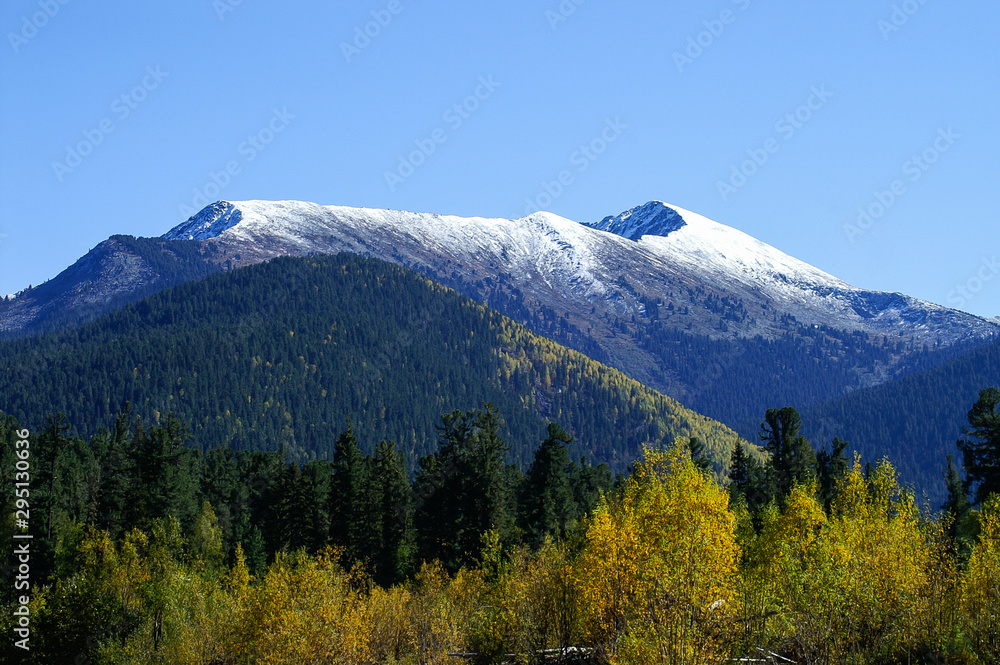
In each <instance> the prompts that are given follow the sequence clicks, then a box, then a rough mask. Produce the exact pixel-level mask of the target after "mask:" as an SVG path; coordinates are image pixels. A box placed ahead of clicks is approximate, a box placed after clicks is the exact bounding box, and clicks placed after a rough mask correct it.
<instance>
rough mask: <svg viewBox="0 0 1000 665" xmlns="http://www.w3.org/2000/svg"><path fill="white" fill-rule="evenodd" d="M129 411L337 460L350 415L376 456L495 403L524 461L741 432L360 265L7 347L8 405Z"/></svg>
mask: <svg viewBox="0 0 1000 665" xmlns="http://www.w3.org/2000/svg"><path fill="white" fill-rule="evenodd" d="M125 402H131V404H132V405H133V410H134V411H135V413H136V414H137V415H140V416H142V418H143V422H145V423H147V424H153V425H155V424H159V423H161V422H162V420H161V419H163V418H165V417H166V414H168V413H173V414H175V415H176V416H177V417H178V418H180V419H182V420H183V421H184V422H185V423H187V424H188V425H189V427H190V431H191V433H192V435H193V436H194V439H193V445H196V446H201V445H207V446H215V445H225V446H227V447H230V448H233V449H234V450H279V449H282V448H283V449H284V450H285V453H286V455H287V457H288V458H289V460H295V461H298V462H299V463H300V464H305V463H307V462H309V461H311V460H315V459H330V456H331V455H332V454H333V447H334V442H335V441H336V438H337V436H338V435H339V433H340V429H341V428H342V427H343V424H344V423H345V422H346V420H347V418H348V416H351V417H352V419H353V423H354V429H355V431H356V432H357V434H358V436H359V438H360V439H361V440H362V442H363V445H364V446H365V452H367V453H372V452H373V446H374V444H375V443H377V442H378V441H381V440H383V439H385V440H393V441H396V442H397V445H398V449H399V450H400V451H401V452H402V453H403V455H404V457H405V458H406V460H407V463H408V464H410V465H411V466H412V465H415V464H416V462H417V459H418V458H419V457H421V456H423V455H427V454H429V453H431V452H433V451H434V450H435V448H436V445H437V433H436V430H435V425H436V424H437V422H438V419H439V416H440V414H441V413H443V412H446V411H450V410H453V409H461V410H472V409H475V408H477V407H478V406H479V405H481V404H483V403H486V402H489V403H492V404H495V405H496V406H497V407H498V408H499V409H500V410H501V412H502V413H503V414H504V416H505V418H506V419H507V424H508V427H509V430H508V435H507V438H508V441H509V443H510V444H511V447H510V450H509V452H508V455H509V459H508V461H510V462H511V463H516V464H519V465H521V466H522V467H523V466H526V465H527V464H528V463H529V462H530V461H531V456H532V453H533V451H534V448H535V446H536V445H537V442H538V441H539V440H541V439H542V438H543V437H544V436H545V427H546V424H547V423H548V422H549V421H557V422H559V423H560V424H562V425H563V426H564V427H565V428H566V430H567V431H568V432H570V433H571V434H573V435H574V436H575V437H576V442H575V443H574V446H575V449H574V453H575V454H586V455H587V456H588V457H590V458H594V459H597V458H599V459H600V460H601V461H604V462H607V463H609V464H610V465H612V466H613V467H614V468H615V470H616V471H621V470H624V469H625V468H626V466H627V465H628V464H629V463H630V462H631V461H632V460H634V459H635V458H636V456H637V455H638V454H639V453H640V452H641V449H642V446H643V444H646V443H651V444H657V443H660V442H662V441H671V440H673V438H674V437H675V436H684V437H692V436H695V437H698V438H699V439H700V440H701V441H703V442H704V443H705V445H706V448H707V450H708V452H709V454H710V455H711V457H712V459H713V460H714V461H715V463H716V466H717V469H718V470H721V469H722V468H723V467H724V466H725V462H726V460H727V459H728V457H729V454H730V452H731V451H732V448H733V446H734V445H735V443H736V441H738V440H739V437H738V436H736V434H735V433H734V432H733V431H732V430H730V429H729V428H727V427H725V426H723V425H721V424H720V423H717V422H715V421H712V420H710V419H708V418H705V417H703V416H700V415H698V414H696V413H694V412H692V411H690V410H688V409H686V408H684V407H682V406H681V405H680V404H678V403H677V402H676V401H675V400H673V399H671V398H669V397H666V396H664V395H662V394H660V393H657V392H655V391H653V390H651V389H649V388H646V387H645V386H643V385H641V384H639V383H638V382H636V381H634V380H632V379H629V378H628V377H626V376H625V375H623V374H622V373H621V372H618V371H617V370H613V369H611V368H609V367H606V366H604V365H600V364H599V363H596V362H594V361H592V360H591V359H589V358H587V357H586V356H583V355H582V354H580V353H578V352H575V351H570V350H568V349H566V348H564V347H562V346H559V345H558V344H556V343H554V342H551V341H549V340H546V339H543V338H540V337H538V336H536V335H533V334H531V333H530V332H528V330H527V329H525V328H523V327H521V326H519V325H517V324H515V323H514V322H513V321H511V320H510V319H507V318H505V317H503V316H501V315H499V314H498V313H496V312H495V311H492V310H489V309H488V308H486V307H484V306H482V305H479V304H477V303H475V302H473V301H471V300H468V299H467V298H464V297H462V296H460V295H459V294H457V293H455V292H454V291H452V290H450V289H447V288H444V287H442V286H440V285H437V284H434V283H433V282H430V281H429V280H427V279H426V278H423V277H420V276H419V275H417V274H416V273H414V272H413V271H410V270H408V269H406V268H402V267H400V266H396V265H392V264H389V263H385V262H382V261H377V260H374V259H366V258H362V257H358V256H354V255H347V254H344V255H338V256H333V257H312V258H299V259H291V258H279V259H275V260H273V261H271V262H269V263H266V264H260V265H255V266H249V267H246V268H241V269H239V270H233V271H231V272H228V273H224V274H216V275H213V276H210V277H208V278H206V279H204V280H202V281H200V282H192V283H187V284H183V285H180V286H177V287H174V288H171V289H167V290H165V291H162V292H160V293H158V294H156V295H154V296H151V297H149V298H147V299H145V300H143V301H141V302H138V303H134V304H132V305H128V306H126V307H124V308H123V309H122V310H120V311H117V312H114V313H112V314H108V315H105V316H103V317H101V318H100V319H98V320H96V321H94V322H91V323H89V324H86V325H82V326H79V327H76V328H71V329H66V330H63V331H60V332H57V333H51V334H48V335H45V336H42V337H39V338H33V339H20V340H12V341H6V342H0V404H2V405H3V408H4V410H5V411H6V412H7V413H10V414H12V415H15V416H17V417H19V418H20V419H21V420H22V422H25V423H26V424H28V425H30V426H32V427H36V426H41V425H43V423H36V422H31V421H30V419H33V418H37V417H40V416H42V415H44V414H50V413H64V414H66V417H67V419H68V421H69V422H70V423H71V424H72V426H73V427H74V428H75V430H76V432H78V433H80V434H82V435H84V436H88V437H89V436H92V435H93V434H95V433H96V432H97V430H98V428H99V427H101V426H107V424H108V423H109V422H111V421H113V419H114V418H115V415H116V412H117V410H118V409H119V408H120V406H121V405H122V404H124V403H125Z"/></svg>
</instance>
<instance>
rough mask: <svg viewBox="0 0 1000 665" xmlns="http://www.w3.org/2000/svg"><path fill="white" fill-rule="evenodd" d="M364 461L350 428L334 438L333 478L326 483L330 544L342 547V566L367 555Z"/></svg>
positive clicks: (349, 425)
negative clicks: (327, 489) (328, 494)
mask: <svg viewBox="0 0 1000 665" xmlns="http://www.w3.org/2000/svg"><path fill="white" fill-rule="evenodd" d="M367 482H368V480H367V473H366V469H365V458H364V456H363V455H362V454H361V449H360V448H359V446H358V439H357V437H356V436H355V435H354V426H353V425H352V424H351V423H350V422H348V424H347V429H346V430H345V431H344V432H343V433H342V434H341V435H340V436H339V437H338V438H337V443H336V447H335V448H334V451H333V478H332V479H331V481H330V499H329V506H330V508H329V514H330V542H331V543H333V544H334V545H340V546H341V547H343V548H344V559H345V560H344V563H345V564H350V563H351V562H354V561H358V560H360V559H363V558H365V557H366V556H367V554H368V553H367V551H366V549H365V540H366V538H367V526H368V525H367V517H366V512H367V511H366V506H365V493H366V486H367Z"/></svg>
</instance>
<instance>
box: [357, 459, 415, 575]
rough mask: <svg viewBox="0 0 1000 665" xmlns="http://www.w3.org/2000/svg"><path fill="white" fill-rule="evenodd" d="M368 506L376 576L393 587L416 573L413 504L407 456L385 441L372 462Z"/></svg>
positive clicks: (372, 562)
mask: <svg viewBox="0 0 1000 665" xmlns="http://www.w3.org/2000/svg"><path fill="white" fill-rule="evenodd" d="M369 465H370V470H369V487H368V497H369V498H368V506H369V510H370V513H371V516H370V519H369V523H370V529H369V531H370V534H371V536H370V547H371V548H370V550H369V552H370V556H371V567H372V576H373V578H374V579H375V581H376V582H377V583H378V584H381V585H382V586H384V587H388V586H391V585H392V584H396V583H399V582H402V581H403V580H405V579H406V578H407V577H409V575H410V574H411V572H412V570H413V559H414V555H415V551H414V550H415V542H414V533H413V503H412V497H411V494H410V483H409V481H408V480H407V477H406V466H405V464H404V462H403V455H402V453H401V452H400V451H399V449H397V448H396V444H395V442H393V441H383V442H381V443H380V444H379V445H378V446H376V448H375V455H374V457H372V458H370V462H369Z"/></svg>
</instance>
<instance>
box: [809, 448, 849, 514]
mask: <svg viewBox="0 0 1000 665" xmlns="http://www.w3.org/2000/svg"><path fill="white" fill-rule="evenodd" d="M848 445H850V444H848V443H847V441H844V440H843V439H841V438H840V437H839V436H835V437H833V445H832V449H831V450H830V451H829V452H827V451H826V449H823V450H821V451H820V452H818V453H817V454H816V475H817V476H818V480H819V499H820V501H822V502H823V507H824V508H825V509H826V511H827V512H830V506H831V504H832V503H833V499H834V497H835V496H836V494H837V484H838V483H839V482H840V480H841V479H842V478H843V477H844V476H845V475H847V471H848V469H850V460H848V459H847V455H845V454H844V451H845V450H847V446H848Z"/></svg>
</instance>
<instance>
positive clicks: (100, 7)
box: [0, 0, 1000, 316]
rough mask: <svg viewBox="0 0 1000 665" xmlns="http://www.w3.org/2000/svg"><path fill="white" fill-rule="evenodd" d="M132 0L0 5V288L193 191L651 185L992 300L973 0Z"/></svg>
mask: <svg viewBox="0 0 1000 665" xmlns="http://www.w3.org/2000/svg"><path fill="white" fill-rule="evenodd" d="M150 5H152V3H136V2H128V3H126V2H114V1H108V2H102V3H99V4H98V3H87V2H82V1H81V0H8V2H5V3H3V7H2V9H0V29H2V34H3V36H4V39H3V44H0V85H2V91H0V294H3V293H10V292H14V291H17V290H19V289H21V288H23V287H25V286H27V285H28V284H38V283H40V282H41V281H44V280H45V279H48V278H51V277H53V276H54V275H56V274H57V273H58V272H59V271H60V270H62V269H63V268H65V267H66V266H68V265H69V264H71V263H72V262H73V261H75V260H76V259H77V258H79V257H80V256H81V255H83V254H84V253H85V252H86V251H87V250H88V249H90V248H91V247H93V246H94V245H96V244H97V243H99V242H101V241H102V240H104V239H105V238H107V237H108V236H109V235H112V234H116V233H126V234H131V235H147V236H153V235H160V234H162V233H164V232H166V231H167V230H168V229H170V228H171V227H173V226H175V225H176V224H178V223H180V222H182V221H183V220H184V219H185V217H186V216H187V215H188V214H190V211H191V210H193V209H196V208H198V207H200V206H201V204H202V203H204V202H205V201H206V200H207V201H212V200H216V199H230V200H242V199H301V200H307V201H315V202H317V203H323V204H338V205H353V206H366V207H376V208H397V209H406V210H415V211H429V212H438V213H450V214H459V215H483V216H503V217H519V216H521V215H523V214H525V211H526V210H527V209H528V208H529V206H532V205H537V206H538V207H541V208H544V209H547V210H551V211H552V212H555V213H557V214H560V215H564V216H566V217H569V218H571V219H577V220H583V221H589V220H596V219H600V218H602V217H604V216H605V215H608V214H616V213H618V212H620V211H622V210H624V209H627V208H629V207H632V206H634V205H638V204H641V203H644V202H645V201H648V200H651V199H660V200H664V201H667V202H672V203H675V204H676V205H679V206H682V207H685V208H688V209H691V210H695V211H698V212H700V213H702V214H704V215H706V216H708V217H710V218H712V219H715V220H717V221H719V222H722V223H724V224H729V225H731V226H734V227H736V228H738V229H740V230H742V231H745V232H747V233H749V234H751V235H753V236H756V237H758V238H760V239H761V240H764V241H766V242H768V243H771V244H773V245H775V246H776V247H778V248H780V249H782V250H784V251H786V252H788V253H789V254H792V255H793V256H796V257H798V258H800V259H803V260H805V261H808V262H810V263H812V264H814V265H816V266H818V267H819V268H822V269H824V270H826V271H828V272H831V273H833V274H835V275H837V276H838V277H841V278H843V279H845V280H847V281H849V282H851V283H853V284H856V285H858V286H863V287H867V288H872V289H880V290H889V291H901V292H904V293H907V294H909V295H913V296H916V297H920V298H924V299H927V300H931V301H934V302H938V303H941V304H944V305H949V306H953V307H958V308H960V309H964V310H966V311H970V312H973V313H976V314H981V315H987V316H994V315H998V314H1000V264H997V258H998V255H1000V232H998V225H997V203H998V198H1000V186H998V180H1000V178H998V176H1000V161H998V157H997V156H998V155H1000V128H998V126H997V122H996V118H997V107H998V101H1000V77H998V73H997V72H998V70H1000V40H998V39H997V38H996V30H997V27H998V26H1000V5H998V4H997V3H996V2H987V1H986V0H970V1H967V2H962V3H945V2H943V0H923V1H922V2H921V0H906V1H903V2H901V1H896V2H891V1H888V0H885V1H883V0H874V1H871V2H848V3H817V2H801V0H799V1H792V0H778V1H774V2H768V3H765V2H762V1H761V0H710V1H706V2H697V3H695V2H652V1H643V2H638V1H620V2H614V3H612V2H601V1H599V0H582V1H581V0H563V1H562V2H559V0H548V1H545V0H542V1H536V2H526V1H519V0H507V1H505V2H489V3H484V2H480V3H473V2H468V1H467V0H466V1H465V2H457V1H441V2H433V3H432V2H428V1H426V0H375V1H367V0H366V1H357V2H350V3H347V2H337V3H319V2H316V3H310V2H294V1H293V2H284V3H280V4H279V3H268V2H264V1H263V0H215V1H213V0H179V1H177V2H173V3H156V4H155V6H150ZM862 213H863V214H862Z"/></svg>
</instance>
